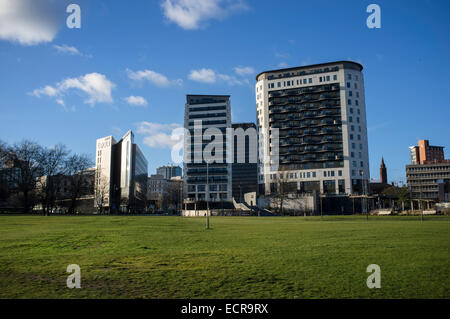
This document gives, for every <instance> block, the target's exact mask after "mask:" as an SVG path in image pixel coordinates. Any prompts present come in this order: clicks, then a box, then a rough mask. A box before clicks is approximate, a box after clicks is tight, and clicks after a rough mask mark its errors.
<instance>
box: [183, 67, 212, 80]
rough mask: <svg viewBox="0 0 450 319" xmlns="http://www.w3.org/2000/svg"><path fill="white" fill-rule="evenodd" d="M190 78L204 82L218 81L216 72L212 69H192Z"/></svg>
mask: <svg viewBox="0 0 450 319" xmlns="http://www.w3.org/2000/svg"><path fill="white" fill-rule="evenodd" d="M189 79H191V80H192V81H196V82H202V83H214V82H216V72H215V71H214V70H211V69H200V70H192V71H191V73H190V74H189Z"/></svg>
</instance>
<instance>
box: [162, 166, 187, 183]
mask: <svg viewBox="0 0 450 319" xmlns="http://www.w3.org/2000/svg"><path fill="white" fill-rule="evenodd" d="M156 174H157V175H162V176H164V178H165V179H167V180H170V179H172V177H181V176H182V172H181V167H180V166H173V165H166V166H160V167H158V168H157V169H156Z"/></svg>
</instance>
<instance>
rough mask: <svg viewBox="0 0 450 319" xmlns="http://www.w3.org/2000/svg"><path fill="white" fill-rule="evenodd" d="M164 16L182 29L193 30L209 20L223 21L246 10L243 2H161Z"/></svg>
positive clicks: (183, 0) (189, 0) (191, 0)
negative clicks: (235, 13)
mask: <svg viewBox="0 0 450 319" xmlns="http://www.w3.org/2000/svg"><path fill="white" fill-rule="evenodd" d="M161 7H162V9H163V11H164V16H165V17H166V18H167V19H168V20H169V21H171V22H174V23H176V24H177V25H178V26H180V27H181V28H183V29H186V30H195V29H198V28H199V27H200V24H202V23H203V22H205V21H207V20H210V19H224V18H225V17H226V16H227V15H228V14H230V13H232V12H235V11H242V10H246V9H248V6H247V4H246V3H245V2H244V1H243V0H163V1H162V2H161Z"/></svg>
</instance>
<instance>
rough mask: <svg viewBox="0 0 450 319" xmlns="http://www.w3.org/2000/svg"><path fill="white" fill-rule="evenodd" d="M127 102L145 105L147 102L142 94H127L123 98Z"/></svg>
mask: <svg viewBox="0 0 450 319" xmlns="http://www.w3.org/2000/svg"><path fill="white" fill-rule="evenodd" d="M123 99H124V100H125V101H126V102H127V103H128V104H130V105H135V106H147V105H148V102H147V100H146V99H145V98H143V97H142V96H133V95H132V96H129V97H125V98H123Z"/></svg>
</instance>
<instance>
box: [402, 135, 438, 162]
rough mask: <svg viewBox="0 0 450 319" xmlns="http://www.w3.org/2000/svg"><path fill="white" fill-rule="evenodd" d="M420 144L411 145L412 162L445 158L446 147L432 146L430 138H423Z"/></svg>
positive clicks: (434, 160) (435, 160)
mask: <svg viewBox="0 0 450 319" xmlns="http://www.w3.org/2000/svg"><path fill="white" fill-rule="evenodd" d="M418 144H419V145H418V146H410V147H409V150H410V153H411V164H412V165H414V164H425V163H426V162H439V161H443V160H444V158H445V157H444V147H443V146H432V145H430V142H429V141H428V140H421V141H419V142H418Z"/></svg>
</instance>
